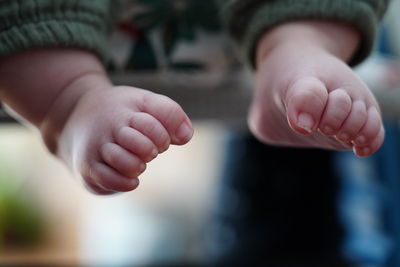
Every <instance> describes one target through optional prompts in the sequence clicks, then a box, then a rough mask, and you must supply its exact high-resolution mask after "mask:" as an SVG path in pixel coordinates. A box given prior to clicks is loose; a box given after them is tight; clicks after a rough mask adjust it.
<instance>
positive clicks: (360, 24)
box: [226, 0, 387, 68]
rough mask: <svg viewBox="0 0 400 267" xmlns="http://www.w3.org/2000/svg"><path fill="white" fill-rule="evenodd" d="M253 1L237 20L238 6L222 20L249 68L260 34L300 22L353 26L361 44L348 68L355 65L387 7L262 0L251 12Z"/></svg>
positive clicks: (342, 0)
mask: <svg viewBox="0 0 400 267" xmlns="http://www.w3.org/2000/svg"><path fill="white" fill-rule="evenodd" d="M232 2H234V1H231V3H232ZM239 2H240V1H239ZM249 2H250V1H249ZM255 2H259V1H253V10H251V9H249V11H248V12H247V13H246V12H244V13H242V16H243V17H242V18H239V17H240V16H241V14H240V10H239V9H238V8H239V4H238V7H236V8H232V9H231V12H227V14H226V16H227V17H226V20H227V21H228V22H229V21H230V23H228V29H229V30H230V32H231V33H232V35H233V36H234V37H236V38H235V39H236V40H237V41H238V42H239V44H240V45H241V49H242V51H241V52H242V54H243V56H244V57H245V59H246V60H247V61H248V63H249V64H250V65H251V66H252V67H253V68H255V67H256V66H255V52H256V46H257V43H258V41H259V40H260V38H261V37H262V35H263V34H264V33H265V32H266V31H268V30H269V29H271V28H272V27H274V26H276V25H278V24H280V23H284V22H288V21H294V20H301V19H324V20H333V21H339V22H341V23H345V24H349V25H351V26H353V27H355V28H356V29H357V30H358V31H359V32H360V35H361V41H360V45H359V47H358V48H357V50H356V51H355V53H354V55H353V57H352V59H351V60H350V61H349V65H356V64H358V63H360V62H361V61H362V60H364V59H365V58H366V57H367V56H368V55H369V54H370V52H371V50H372V48H373V46H374V40H375V37H376V32H377V25H378V21H379V19H380V17H381V15H382V14H383V13H384V10H385V9H386V5H387V1H375V5H373V4H371V2H374V1H368V2H370V3H367V1H355V0H335V1H332V0H301V1H300V0H282V1H266V2H265V3H264V4H262V5H261V6H257V9H256V10H255V6H256V5H255V4H254V3H255ZM235 10H236V12H235ZM246 16H247V18H246ZM235 35H236V36H235Z"/></svg>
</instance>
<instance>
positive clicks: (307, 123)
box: [297, 112, 314, 133]
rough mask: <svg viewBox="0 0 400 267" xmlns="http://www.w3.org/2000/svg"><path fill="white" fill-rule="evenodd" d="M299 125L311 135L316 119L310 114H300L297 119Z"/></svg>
mask: <svg viewBox="0 0 400 267" xmlns="http://www.w3.org/2000/svg"><path fill="white" fill-rule="evenodd" d="M297 125H298V126H299V127H300V128H302V129H304V130H305V131H306V132H308V133H311V132H312V128H313V127H314V119H313V117H312V116H311V115H310V114H308V113H304V112H303V113H300V114H299V116H298V117H297Z"/></svg>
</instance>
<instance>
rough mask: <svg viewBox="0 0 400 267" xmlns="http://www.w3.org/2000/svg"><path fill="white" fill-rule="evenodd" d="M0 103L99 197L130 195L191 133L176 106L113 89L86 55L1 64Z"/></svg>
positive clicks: (43, 54)
mask: <svg viewBox="0 0 400 267" xmlns="http://www.w3.org/2000/svg"><path fill="white" fill-rule="evenodd" d="M0 99H1V101H4V102H5V103H6V104H7V105H8V106H9V107H10V108H12V109H13V110H14V111H15V112H16V113H18V114H19V115H20V116H21V117H23V118H24V119H25V120H27V121H29V122H30V123H32V124H33V125H35V126H36V127H37V128H38V129H39V130H40V132H41V134H42V135H43V139H44V141H45V143H46V145H47V147H48V148H49V150H50V151H51V152H52V153H53V154H55V155H57V156H58V157H60V158H61V159H62V160H63V161H64V162H65V163H66V164H67V165H68V166H69V167H70V168H71V169H72V170H73V171H75V172H76V173H77V174H78V176H81V177H82V178H83V181H84V183H85V184H86V185H87V187H88V188H89V189H90V190H91V191H93V192H95V193H98V194H109V193H113V192H123V191H129V190H132V189H134V188H136V187H137V186H138V182H139V180H138V178H137V177H138V176H139V174H141V173H142V172H143V171H144V169H145V168H146V163H147V162H149V161H150V160H152V159H153V158H155V157H156V156H157V155H158V154H159V153H162V152H163V151H165V150H166V149H168V146H169V145H170V144H176V145H182V144H185V143H186V142H188V141H189V139H190V138H191V136H192V134H193V129H192V126H191V123H190V120H189V119H188V117H187V116H186V114H185V113H184V112H183V110H182V108H181V107H180V106H179V105H178V104H177V103H175V102H174V101H172V100H171V99H169V98H167V97H165V96H161V95H158V94H153V93H151V92H148V91H145V90H141V89H138V88H133V87H127V86H117V87H114V86H113V85H112V84H111V83H110V81H109V79H108V78H107V76H106V74H105V72H104V70H103V68H102V65H101V63H100V62H99V60H98V59H97V57H96V56H94V55H93V54H91V53H88V52H87V51H85V50H74V49H63V48H54V49H47V48H46V49H33V50H29V51H25V52H21V53H17V54H15V55H12V56H9V57H6V58H2V59H0Z"/></svg>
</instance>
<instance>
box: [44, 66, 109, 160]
mask: <svg viewBox="0 0 400 267" xmlns="http://www.w3.org/2000/svg"><path fill="white" fill-rule="evenodd" d="M107 87H111V82H110V81H109V79H108V78H107V76H106V74H105V73H104V72H102V71H90V72H85V73H83V74H81V75H79V76H77V77H75V78H74V79H72V80H71V81H70V82H69V83H68V84H67V85H66V86H65V87H64V89H63V90H61V92H60V94H59V95H58V96H57V98H56V99H55V100H54V102H53V104H52V106H51V107H50V108H49V110H48V112H47V114H46V116H45V117H44V118H43V120H42V123H41V124H40V125H39V129H40V132H41V134H42V138H43V140H44V143H45V145H46V146H47V148H48V150H49V151H50V152H51V153H53V154H56V153H57V149H58V146H57V143H58V139H59V136H60V135H61V133H62V130H63V128H64V126H65V125H66V123H67V121H68V119H69V118H70V116H71V114H72V113H73V112H74V110H75V108H76V106H77V105H78V103H79V102H80V100H81V99H82V98H83V96H84V95H86V94H87V93H88V92H91V91H93V90H101V89H104V88H107Z"/></svg>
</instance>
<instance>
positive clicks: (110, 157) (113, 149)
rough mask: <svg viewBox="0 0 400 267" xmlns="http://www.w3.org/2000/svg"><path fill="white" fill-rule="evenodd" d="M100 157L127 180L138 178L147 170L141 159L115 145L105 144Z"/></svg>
mask: <svg viewBox="0 0 400 267" xmlns="http://www.w3.org/2000/svg"><path fill="white" fill-rule="evenodd" d="M100 155H101V157H102V159H103V160H104V162H105V163H106V164H107V165H108V166H110V167H111V168H113V169H114V170H115V171H117V172H118V173H119V174H120V175H121V176H123V177H126V178H131V179H134V178H137V177H138V176H139V175H140V174H141V173H142V172H143V171H144V170H145V169H146V164H145V163H143V162H142V160H141V159H139V158H138V157H137V156H135V155H134V154H132V153H130V152H128V151H127V150H125V149H124V148H122V147H121V146H119V145H117V144H114V143H106V144H104V145H103V146H102V147H101V148H100ZM126 178H125V179H126Z"/></svg>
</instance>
